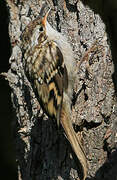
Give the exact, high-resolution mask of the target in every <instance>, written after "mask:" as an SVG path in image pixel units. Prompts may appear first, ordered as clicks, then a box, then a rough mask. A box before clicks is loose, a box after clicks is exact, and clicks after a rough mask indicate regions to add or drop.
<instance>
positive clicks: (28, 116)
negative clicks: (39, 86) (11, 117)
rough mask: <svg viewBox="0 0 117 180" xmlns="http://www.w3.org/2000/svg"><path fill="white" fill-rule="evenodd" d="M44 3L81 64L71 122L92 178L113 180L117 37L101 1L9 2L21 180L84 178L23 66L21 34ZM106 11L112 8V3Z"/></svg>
mask: <svg viewBox="0 0 117 180" xmlns="http://www.w3.org/2000/svg"><path fill="white" fill-rule="evenodd" d="M45 2H46V3H47V6H49V7H51V8H52V10H51V12H50V14H49V17H48V21H49V22H50V24H51V25H52V26H53V28H55V29H56V30H58V31H60V32H61V33H62V34H63V35H64V36H66V37H67V38H68V41H69V42H70V44H71V46H72V48H73V52H74V58H75V61H76V62H77V67H76V69H77V80H76V83H75V87H74V92H75V93H74V94H75V96H74V99H73V106H72V121H73V126H74V130H75V131H76V133H77V135H78V136H81V141H82V144H83V146H84V149H85V152H86V156H87V160H88V164H89V170H88V173H89V175H88V179H99V180H102V179H103V180H104V179H105V180H107V179H108V180H110V177H111V179H112V180H115V179H116V178H117V173H116V168H117V160H116V157H117V152H116V143H117V134H116V131H117V103H116V93H115V90H116V87H117V86H116V67H117V65H116V60H115V59H116V53H115V50H114V47H115V46H114V45H115V42H116V38H115V41H114V40H113V39H114V38H113V39H111V37H112V36H111V35H112V34H114V33H112V32H111V30H110V29H111V28H112V30H113V26H114V22H115V21H114V18H113V19H112V20H113V21H112V20H111V22H112V25H113V26H110V24H109V23H110V21H109V20H110V19H109V20H108V17H109V14H108V12H107V11H106V10H105V9H106V8H104V2H103V3H102V2H101V1H99V2H98V3H96V4H93V2H92V1H89V2H87V1H85V3H84V1H76V0H69V1H68V0H65V1H64V0H60V1H59V2H58V1H55V0H54V1H51V0H48V1H46V0H43V1H42V0H39V1H37V0H33V1H30V0H25V1H24V0H13V1H11V0H7V6H8V9H9V13H10V16H9V36H10V42H11V47H12V55H11V57H10V60H9V63H10V69H9V71H8V73H7V74H5V73H4V76H5V77H6V79H7V80H8V81H9V85H10V87H11V90H12V93H11V96H12V103H13V107H14V109H15V112H16V127H15V128H16V135H15V137H14V138H15V141H16V151H17V157H16V159H17V164H18V177H19V180H21V179H22V180H32V179H35V180H49V179H52V180H57V179H58V180H63V179H64V180H68V179H70V180H72V179H77V178H78V177H80V176H81V174H82V170H81V169H80V165H79V163H78V162H77V160H76V157H75V155H74V153H73V151H72V149H71V147H70V144H69V143H68V141H67V139H66V138H65V136H64V131H63V129H62V128H60V129H59V130H58V129H57V127H56V124H55V122H54V121H53V120H51V119H49V118H48V117H47V116H46V115H45V114H44V113H43V112H42V109H41V108H40V105H39V103H38V101H37V99H36V96H35V94H34V92H33V90H32V87H31V85H30V83H29V82H28V80H27V78H26V75H25V72H24V69H23V65H22V49H21V43H22V42H21V34H22V31H23V30H24V28H25V26H26V25H27V24H28V23H29V22H30V21H31V20H33V19H35V17H37V16H38V15H39V13H40V11H41V8H42V6H43V4H44V3H45ZM107 7H108V8H109V7H110V8H112V6H111V5H110V4H109V2H107ZM115 7H116V6H115ZM105 17H106V18H105ZM109 28H110V29H109ZM114 29H116V27H115V28H114ZM109 37H110V38H109ZM111 46H112V48H110V47H111ZM112 57H113V58H112ZM76 97H77V98H76Z"/></svg>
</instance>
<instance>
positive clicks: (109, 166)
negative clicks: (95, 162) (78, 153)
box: [87, 150, 117, 180]
mask: <svg viewBox="0 0 117 180" xmlns="http://www.w3.org/2000/svg"><path fill="white" fill-rule="evenodd" d="M110 179H111V180H117V150H116V151H114V152H113V153H112V154H111V155H110V157H109V158H108V160H107V161H106V162H105V163H104V164H103V166H102V167H100V168H99V170H98V171H97V172H96V174H95V177H94V178H87V180H110Z"/></svg>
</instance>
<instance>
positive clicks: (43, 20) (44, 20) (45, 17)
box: [42, 8, 51, 27]
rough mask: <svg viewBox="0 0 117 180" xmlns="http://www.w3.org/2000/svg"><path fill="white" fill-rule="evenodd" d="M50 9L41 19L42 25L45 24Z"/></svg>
mask: <svg viewBox="0 0 117 180" xmlns="http://www.w3.org/2000/svg"><path fill="white" fill-rule="evenodd" d="M50 10H51V8H50V9H49V10H48V12H47V13H46V15H45V16H44V18H43V19H42V24H43V25H44V27H45V26H46V22H47V17H48V14H49V12H50Z"/></svg>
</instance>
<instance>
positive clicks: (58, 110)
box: [22, 10, 88, 180]
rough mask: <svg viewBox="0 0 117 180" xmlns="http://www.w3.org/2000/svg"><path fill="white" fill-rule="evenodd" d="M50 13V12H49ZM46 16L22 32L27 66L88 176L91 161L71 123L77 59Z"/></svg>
mask: <svg viewBox="0 0 117 180" xmlns="http://www.w3.org/2000/svg"><path fill="white" fill-rule="evenodd" d="M49 11H50V10H49ZM49 11H48V12H47V13H46V15H45V16H44V17H40V16H38V17H37V18H36V19H34V20H33V21H31V22H30V23H29V24H28V25H27V26H26V28H25V29H24V31H23V33H22V44H23V46H22V47H23V65H24V69H25V72H26V74H27V77H28V79H29V81H30V82H31V84H32V87H33V89H34V91H35V92H36V95H37V99H38V101H39V103H40V105H41V107H42V109H43V110H44V112H45V113H46V114H47V115H48V116H49V117H51V118H53V119H55V120H56V122H57V125H58V127H59V126H60V124H61V125H62V127H63V129H64V131H65V135H66V137H67V139H68V141H69V142H70V144H71V146H72V149H73V151H74V152H75V154H76V156H77V158H78V160H79V161H80V163H81V166H82V170H83V177H82V179H83V180H85V178H86V177H87V171H88V166H87V159H86V156H85V153H84V150H83V147H82V145H81V142H80V139H79V138H78V137H77V135H76V133H75V132H74V129H73V126H72V121H71V115H72V112H71V105H72V97H73V86H74V83H75V78H76V73H75V68H76V64H75V60H74V57H73V52H72V48H71V45H70V44H69V43H68V42H67V40H66V38H65V37H64V36H63V35H62V34H61V33H60V32H58V31H57V30H55V29H54V28H53V27H52V26H51V25H50V24H49V22H48V21H47V17H48V14H49Z"/></svg>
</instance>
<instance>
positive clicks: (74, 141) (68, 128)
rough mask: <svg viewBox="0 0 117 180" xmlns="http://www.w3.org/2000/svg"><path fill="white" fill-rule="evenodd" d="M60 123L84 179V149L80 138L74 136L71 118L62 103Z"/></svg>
mask: <svg viewBox="0 0 117 180" xmlns="http://www.w3.org/2000/svg"><path fill="white" fill-rule="evenodd" d="M61 124H62V127H63V129H64V131H65V134H66V136H67V138H68V140H69V142H70V144H71V146H72V148H73V150H74V152H75V154H76V156H77V158H78V159H79V161H80V163H81V166H82V168H83V179H82V180H85V179H86V177H87V169H88V168H87V160H86V156H85V153H84V150H83V148H82V145H81V143H80V140H79V139H78V137H77V136H76V134H75V132H74V129H73V126H72V123H71V119H70V115H69V114H68V111H67V109H66V108H65V105H64V104H63V105H62V109H61Z"/></svg>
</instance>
